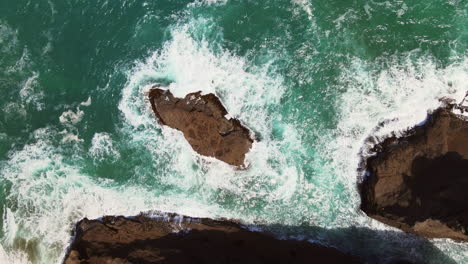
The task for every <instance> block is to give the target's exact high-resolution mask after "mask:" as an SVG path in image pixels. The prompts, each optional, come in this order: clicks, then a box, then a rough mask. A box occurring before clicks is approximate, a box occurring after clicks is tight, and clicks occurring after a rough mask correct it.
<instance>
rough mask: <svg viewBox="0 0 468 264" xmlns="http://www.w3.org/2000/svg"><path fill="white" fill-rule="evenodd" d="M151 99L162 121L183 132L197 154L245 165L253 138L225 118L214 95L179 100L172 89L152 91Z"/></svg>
mask: <svg viewBox="0 0 468 264" xmlns="http://www.w3.org/2000/svg"><path fill="white" fill-rule="evenodd" d="M148 96H149V100H150V102H151V106H152V109H153V112H154V113H155V114H156V116H157V118H158V120H159V122H160V123H161V124H163V125H166V126H169V127H171V128H174V129H177V130H180V131H182V133H183V134H184V137H185V138H186V139H187V141H188V142H189V143H190V145H191V146H192V148H193V149H194V150H195V151H196V152H198V153H199V154H201V155H204V156H209V157H215V158H217V159H219V160H222V161H224V162H226V163H228V164H231V165H234V166H241V167H242V166H244V159H245V154H246V153H247V152H248V151H249V150H250V148H251V147H252V143H253V139H252V138H251V136H250V132H249V130H248V129H247V128H246V127H245V126H243V125H242V124H241V123H240V121H239V120H237V119H234V118H231V119H227V118H226V117H225V116H226V115H227V111H226V109H225V108H224V106H223V105H222V103H221V102H220V100H219V99H218V98H217V97H216V96H215V95H214V94H207V95H201V92H196V93H190V94H187V95H186V96H185V98H177V97H174V95H173V94H172V93H171V92H170V91H169V90H163V89H159V88H153V89H151V90H150V92H149V94H148Z"/></svg>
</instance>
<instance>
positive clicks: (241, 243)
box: [64, 214, 360, 264]
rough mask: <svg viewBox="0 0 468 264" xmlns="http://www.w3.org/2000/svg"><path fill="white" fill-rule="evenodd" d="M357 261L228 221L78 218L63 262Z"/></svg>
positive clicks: (172, 216)
mask: <svg viewBox="0 0 468 264" xmlns="http://www.w3.org/2000/svg"><path fill="white" fill-rule="evenodd" d="M78 263H89V264H101V263H115V264H120V263H122V264H123V263H125V264H132V263H134V264H136V263H138V264H145V263H167V264H171V263H216V264H223V263H255V264H257V263H360V260H359V259H358V258H357V257H354V256H350V255H347V254H344V253H342V252H340V251H338V250H336V249H334V248H328V247H324V246H321V245H317V244H312V243H309V242H305V241H292V240H277V239H275V238H273V237H271V236H269V235H266V234H264V233H259V232H253V231H249V230H246V229H244V228H242V227H241V226H240V225H239V224H237V223H235V222H230V221H216V220H211V219H207V218H190V217H184V216H180V215H175V214H166V215H163V216H160V217H157V218H149V217H146V216H143V215H140V216H137V217H132V218H127V217H123V216H117V217H114V216H106V217H104V218H103V219H102V220H88V219H86V218H85V219H83V220H81V221H80V222H78V224H77V225H76V228H75V238H74V241H73V242H72V244H71V246H70V248H69V250H68V252H67V255H66V257H65V259H64V264H78Z"/></svg>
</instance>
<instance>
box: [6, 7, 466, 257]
mask: <svg viewBox="0 0 468 264" xmlns="http://www.w3.org/2000/svg"><path fill="white" fill-rule="evenodd" d="M467 10H468V3H467V2H466V1H461V0H458V1H457V0H449V1H441V0H428V1H380V0H379V1H367V0H366V1H365V0H361V1H358V0H354V1H338V0H328V1H307V0H289V1H285V0H284V1H283V0H275V1H230V0H228V1H208V0H206V1H195V2H194V1H179V0H157V1H150V0H147V1H137V0H133V1H131V0H128V1H107V0H106V1H104V0H95V1H78V0H67V1H63V0H48V1H45V0H44V1H31V0H2V1H0V91H1V92H2V95H3V96H1V97H0V113H1V115H0V185H1V193H0V211H1V221H0V239H1V240H0V241H1V242H0V263H59V262H60V261H61V259H62V257H63V253H64V250H65V248H66V247H67V245H68V243H69V241H70V234H71V230H72V228H73V225H74V223H75V222H76V221H78V220H79V219H81V218H83V217H88V218H97V217H100V216H102V215H106V214H123V215H135V214H138V213H139V212H140V211H148V210H162V211H168V212H177V213H181V214H187V215H191V216H200V217H227V218H236V219H240V220H242V221H243V223H245V224H253V223H255V224H260V225H262V226H263V227H262V228H264V229H267V230H270V231H273V232H275V233H277V234H278V236H281V237H285V236H292V237H295V238H301V239H309V240H313V241H315V242H319V243H323V244H326V245H333V246H335V247H338V248H340V249H341V250H343V251H347V252H353V253H354V254H358V255H360V256H362V257H364V258H365V259H367V260H368V261H369V262H370V263H376V262H380V263H385V262H386V261H388V262H391V261H392V260H393V259H394V258H400V259H401V258H402V259H409V260H413V261H416V262H420V263H468V255H467V253H466V252H468V245H467V244H463V243H456V242H453V241H450V240H444V239H438V240H431V241H427V240H423V239H418V238H416V237H413V236H410V235H405V234H403V233H402V232H399V231H397V230H396V229H393V228H390V227H387V226H385V225H383V224H381V223H379V222H377V221H374V220H372V219H370V218H368V217H366V216H365V215H364V214H363V213H361V212H360V211H359V209H358V208H359V202H360V201H359V196H358V194H357V190H356V183H357V181H358V176H359V175H358V173H357V168H358V164H359V161H360V156H359V155H360V154H359V153H361V152H362V153H364V155H368V154H371V153H367V151H366V149H367V148H366V146H365V145H364V140H365V139H366V138H367V137H368V136H372V137H375V139H376V140H380V139H381V138H382V137H384V136H386V135H388V134H390V133H392V132H396V133H399V132H400V131H402V130H404V129H405V128H407V127H410V126H412V125H414V124H417V123H419V122H421V121H422V120H424V118H425V115H426V113H427V111H430V110H431V109H434V108H436V107H437V106H438V105H439V101H438V99H439V98H441V97H444V96H445V97H450V98H454V99H456V100H461V98H462V97H463V96H464V94H465V92H466V91H467V90H468V56H467V53H466V51H467V46H468V28H467V25H468V14H467ZM154 83H163V84H165V85H167V86H168V87H169V88H170V89H171V90H172V91H173V93H175V94H176V95H179V96H182V95H184V94H186V93H188V92H192V91H198V90H201V91H203V92H204V93H209V92H214V93H216V94H217V95H218V96H219V97H220V98H221V100H222V101H223V103H224V104H225V106H226V108H227V110H228V111H229V113H230V115H231V116H234V117H237V118H239V119H240V120H242V121H243V122H244V123H245V124H246V125H247V126H248V127H249V128H250V129H251V130H253V131H254V132H255V134H256V136H257V138H258V139H259V140H258V142H256V143H255V144H254V146H253V149H252V151H251V152H250V153H249V155H248V156H247V162H248V164H250V167H249V168H248V169H247V170H235V169H233V168H232V167H230V166H228V165H226V164H224V163H222V162H220V161H217V160H214V159H211V158H206V157H201V156H199V155H197V154H196V153H195V152H194V151H193V150H192V149H191V147H190V146H189V144H188V143H187V142H186V141H185V140H184V138H183V136H182V134H181V133H180V132H177V131H174V130H172V129H169V128H166V127H161V126H160V125H159V124H157V123H156V122H155V120H154V117H153V115H152V113H151V111H150V108H149V105H148V102H147V101H145V92H146V91H147V90H148V89H149V88H150V87H151V86H152V84H154ZM382 121H389V122H387V123H386V125H385V126H384V127H382V128H380V129H379V130H375V129H374V128H375V127H376V126H377V124H379V123H380V122H382ZM286 231H287V232H286ZM286 233H287V234H286Z"/></svg>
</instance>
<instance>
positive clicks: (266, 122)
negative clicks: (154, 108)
mask: <svg viewBox="0 0 468 264" xmlns="http://www.w3.org/2000/svg"><path fill="white" fill-rule="evenodd" d="M210 23H212V21H210V20H206V19H199V20H194V21H191V22H190V23H188V24H186V25H181V26H178V27H175V28H174V29H173V30H172V32H171V36H172V38H171V40H170V41H168V42H167V43H166V44H165V45H164V47H163V49H162V50H160V51H157V52H155V53H154V54H153V55H152V56H150V57H149V58H148V59H147V60H146V61H144V62H140V63H137V65H136V66H135V68H134V69H133V70H131V71H130V72H129V73H128V78H129V81H128V83H127V85H126V87H125V89H124V90H123V97H122V101H121V102H120V104H119V109H120V110H121V111H122V113H123V115H124V117H125V121H126V122H127V123H128V124H129V125H130V126H131V127H130V129H131V131H129V132H127V133H130V137H132V138H133V140H135V141H144V142H147V144H151V145H150V146H148V150H149V151H151V152H152V153H153V157H154V161H155V162H158V160H159V162H160V160H161V158H162V157H167V162H166V164H168V165H166V166H169V167H170V168H171V174H170V175H167V176H166V177H164V181H166V182H167V183H177V184H178V186H185V188H190V187H192V188H202V190H200V193H199V195H202V196H204V197H205V199H209V200H213V199H215V200H218V199H220V202H222V200H223V199H224V198H223V197H217V198H216V197H213V195H214V193H215V192H216V191H217V190H222V192H224V193H226V194H230V195H232V194H234V195H236V198H235V199H236V202H237V203H239V204H243V205H242V208H244V209H245V212H248V211H249V208H252V207H254V206H255V204H256V203H257V202H256V200H262V199H263V200H266V201H269V200H270V201H279V200H282V199H288V198H290V197H292V196H293V194H294V193H295V188H296V186H297V185H301V179H302V178H303V177H302V176H301V175H302V172H301V170H300V168H298V167H296V165H295V164H294V161H293V159H292V158H288V157H287V155H286V154H285V153H283V152H282V151H283V150H282V148H283V149H284V148H285V146H287V145H293V146H296V148H298V149H301V146H302V144H301V142H300V139H299V137H297V133H296V132H295V128H294V126H289V127H288V124H283V125H284V126H286V127H288V133H285V139H284V140H282V141H276V140H273V139H272V120H271V113H270V111H271V110H269V109H268V108H269V107H272V106H275V105H277V104H279V100H280V99H281V97H282V95H283V93H284V87H283V86H282V79H281V78H280V77H279V76H278V75H276V77H273V76H275V74H274V72H272V69H271V68H270V67H271V66H270V64H268V63H267V64H265V65H263V66H262V67H252V65H251V63H250V62H248V61H246V60H245V59H244V58H242V57H238V56H235V55H233V54H231V53H229V52H228V51H217V52H215V51H214V50H218V49H217V48H218V47H212V46H210V44H209V43H208V42H207V41H205V40H204V37H203V36H201V37H199V38H197V40H196V39H194V37H193V34H195V32H196V30H197V29H199V28H203V27H204V25H206V26H209V24H210ZM163 81H165V82H168V81H169V84H168V88H169V89H170V90H171V91H172V92H173V93H174V94H175V96H178V97H184V96H185V95H186V94H187V93H190V92H195V91H202V92H203V93H215V94H216V95H218V96H219V97H220V99H221V101H222V102H223V104H224V105H225V106H226V108H227V110H228V112H229V113H230V115H231V116H233V117H236V118H239V119H240V120H242V122H244V123H245V124H246V125H247V126H248V127H250V128H251V129H253V130H254V131H255V132H256V133H257V134H258V135H259V136H260V137H261V138H262V139H261V140H260V141H259V142H256V143H254V146H253V149H252V150H251V151H250V153H249V154H248V155H247V157H246V163H247V164H250V168H249V169H247V170H240V171H239V170H235V169H234V168H233V167H232V166H229V165H227V164H225V163H223V162H221V161H218V160H216V159H214V158H208V157H202V156H200V155H198V154H196V153H195V152H194V151H193V150H192V148H191V147H190V145H189V144H188V143H187V142H186V140H185V139H184V137H183V135H182V133H181V132H179V131H175V130H173V129H171V128H168V127H165V126H159V125H157V123H156V121H155V119H154V117H153V116H152V115H151V111H150V110H149V106H148V105H149V104H148V103H147V102H145V101H144V92H146V91H148V89H150V88H151V86H152V84H154V83H158V82H163ZM140 126H145V127H146V128H147V129H146V130H145V131H144V133H140V132H139V129H137V128H138V127H140ZM155 127H158V128H159V129H160V130H161V131H162V133H158V132H157V131H155ZM272 163H275V164H276V165H275V166H272V165H271V164H272ZM197 164H198V165H197ZM194 165H195V166H201V168H202V169H201V170H194V169H193V166H194ZM188 190H190V189H188ZM233 213H234V214H235V215H239V216H240V215H241V214H243V213H244V212H243V211H242V209H241V210H240V211H234V212H233ZM249 217H250V216H248V215H246V214H243V215H242V219H244V220H246V221H248V220H249V219H251V218H249ZM256 217H258V216H256ZM259 217H261V218H264V219H266V218H268V217H267V216H259Z"/></svg>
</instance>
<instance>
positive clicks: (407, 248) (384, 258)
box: [260, 225, 456, 264]
mask: <svg viewBox="0 0 468 264" xmlns="http://www.w3.org/2000/svg"><path fill="white" fill-rule="evenodd" d="M260 229H262V230H265V231H268V232H271V233H273V234H276V236H279V237H280V238H282V239H287V238H291V239H306V240H308V241H310V242H313V243H318V244H322V245H325V246H332V247H335V248H337V249H339V250H340V251H343V252H345V253H348V254H351V255H356V256H359V257H360V258H361V259H362V260H363V261H364V263H388V264H395V263H415V264H416V263H434V264H435V263H441V264H442V263H447V264H451V263H456V261H455V260H453V259H452V258H450V257H448V256H447V255H445V254H444V253H443V252H442V251H441V250H440V249H438V248H437V247H436V246H434V244H433V243H432V242H431V241H429V240H428V239H425V238H423V237H418V236H416V235H413V234H409V233H405V232H401V231H393V230H373V229H370V228H367V227H355V226H353V227H348V228H334V229H326V228H321V227H313V226H283V225H269V226H263V227H260ZM282 234H283V235H282Z"/></svg>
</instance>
